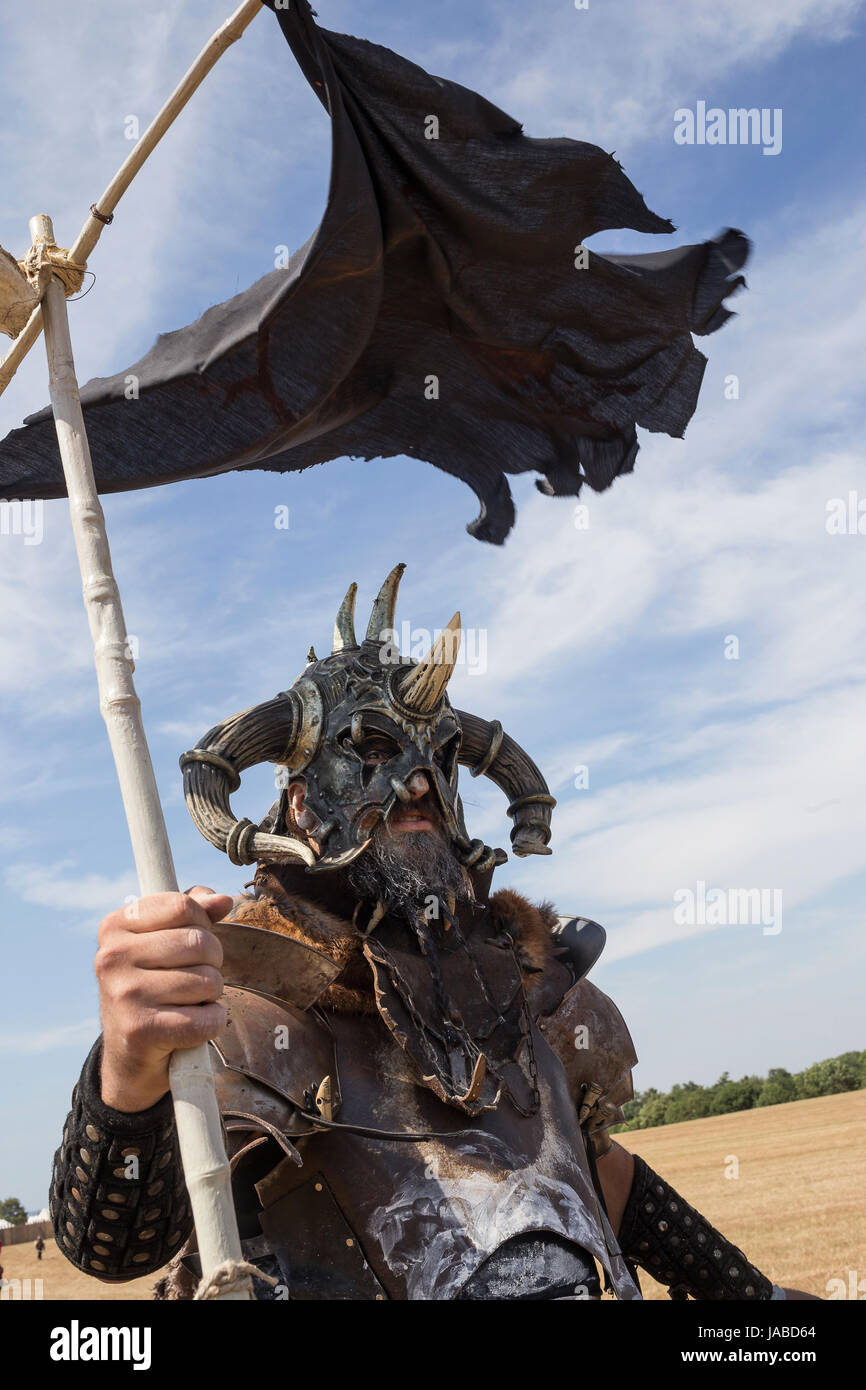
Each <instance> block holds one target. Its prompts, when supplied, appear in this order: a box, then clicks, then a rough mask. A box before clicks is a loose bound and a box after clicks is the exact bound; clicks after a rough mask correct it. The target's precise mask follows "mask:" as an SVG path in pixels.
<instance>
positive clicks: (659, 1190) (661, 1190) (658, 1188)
mask: <svg viewBox="0 0 866 1390" xmlns="http://www.w3.org/2000/svg"><path fill="white" fill-rule="evenodd" d="M656 1192H657V1193H658V1195H659V1196H660V1197H661V1196H663V1195H664V1188H663V1187H662V1185H661V1183H660V1182H657V1183H656Z"/></svg>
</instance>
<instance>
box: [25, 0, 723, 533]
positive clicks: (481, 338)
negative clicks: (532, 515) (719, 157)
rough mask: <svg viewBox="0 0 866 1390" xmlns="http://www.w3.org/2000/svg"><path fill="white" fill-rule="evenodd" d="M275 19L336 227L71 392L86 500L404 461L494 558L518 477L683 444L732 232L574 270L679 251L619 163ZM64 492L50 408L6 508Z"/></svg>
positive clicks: (309, 27) (549, 487) (310, 26)
mask: <svg viewBox="0 0 866 1390" xmlns="http://www.w3.org/2000/svg"><path fill="white" fill-rule="evenodd" d="M271 8H275V5H274V3H272V4H271ZM276 13H277V18H278V20H279V23H280V26H281V28H282V31H283V34H284V35H285V37H286V39H287V40H288V42H289V44H290V46H291V48H292V51H293V53H294V55H295V57H296V59H297V61H298V62H299V64H300V65H301V68H302V69H303V71H304V73H305V75H306V77H307V78H308V80H309V82H310V84H311V85H312V87H313V90H314V92H316V94H317V95H318V96H319V97H320V98H321V100H322V101H323V103H324V104H325V106H326V107H327V109H328V110H329V112H330V114H331V119H332V167H331V185H330V190H329V197H328V205H327V209H326V211H325V214H324V217H323V218H322V221H321V224H320V225H319V227H318V229H317V231H316V232H315V234H314V235H313V236H312V237H311V239H310V240H309V241H308V243H307V244H306V246H304V247H303V248H302V249H301V250H300V251H298V252H297V253H296V254H295V255H294V256H293V257H292V259H291V261H290V262H289V264H288V266H287V267H286V268H285V269H279V270H274V271H272V272H271V273H270V274H268V275H265V276H264V277H263V279H261V280H259V281H257V282H256V284H254V285H253V286H252V287H251V288H250V289H248V290H246V291H245V292H244V293H243V294H239V295H236V296H235V298H233V299H230V300H227V301H226V302H225V303H224V304H218V305H216V306H215V307H214V308H212V309H209V310H208V311H207V313H205V314H204V315H203V316H202V318H200V319H199V320H198V321H197V322H196V323H193V324H191V325H190V326H189V327H187V328H182V329H179V330H178V331H176V332H173V333H167V334H164V335H163V336H162V337H160V338H159V339H158V340H157V342H156V345H155V346H154V347H153V349H152V350H151V351H150V352H149V353H148V354H147V355H146V356H145V357H143V358H142V359H141V361H140V362H137V363H136V364H135V365H134V366H132V367H129V368H127V369H126V370H124V371H123V372H120V373H118V374H117V375H116V376H113V377H107V378H97V379H95V380H93V381H91V382H89V383H88V384H87V386H86V387H85V388H84V389H83V390H82V401H83V404H84V408H85V420H86V424H87V430H88V434H89V438H90V445H91V451H92V455H93V462H94V469H95V473H96V479H97V484H98V486H99V489H100V491H101V492H119V491H125V490H127V489H129V488H139V487H150V486H154V485H156V484H160V483H168V482H173V481H177V480H179V479H185V478H195V477H206V476H209V475H212V474H215V473H223V472H226V471H228V470H231V469H246V468H258V469H269V470H274V471H286V470H291V471H294V470H300V469H303V468H309V467H310V466H311V465H312V464H316V463H325V462H327V461H328V460H329V459H334V458H338V457H342V456H349V457H353V458H360V459H372V458H382V457H385V458H387V457H392V456H394V455H398V454H403V455H409V456H411V457H413V458H417V459H423V460H426V461H427V462H429V463H432V464H435V466H436V467H437V468H441V469H443V470H444V471H445V472H447V473H450V474H452V475H454V476H455V477H458V478H462V479H463V480H464V481H465V482H466V483H468V484H469V486H470V487H471V488H473V490H474V491H475V493H476V494H477V496H478V499H479V501H480V503H481V510H480V514H479V516H478V518H477V519H476V520H475V521H474V522H472V524H471V525H470V526H469V528H468V529H469V530H470V532H472V534H473V535H475V536H478V537H479V538H481V539H483V540H487V541H495V542H501V541H502V540H504V538H505V536H506V535H507V534H508V531H509V530H510V528H511V525H512V523H513V520H514V507H513V503H512V499H511V493H510V489H509V487H508V482H507V478H506V475H507V474H508V473H523V472H527V471H531V472H536V473H538V474H540V475H541V477H540V479H539V481H538V483H537V486H538V487H539V488H540V489H541V490H542V491H543V492H546V493H550V494H557V495H568V496H576V495H577V494H578V492H579V491H580V489H581V486H582V485H583V484H584V483H587V484H588V485H589V486H590V487H592V488H594V489H596V490H599V491H600V490H602V489H604V488H606V487H608V486H609V485H610V484H611V483H612V482H613V480H614V479H615V478H616V477H618V476H619V475H620V474H621V473H628V472H630V471H631V469H632V468H633V466H634V461H635V456H636V454H637V449H638V445H637V439H636V433H635V426H636V425H640V426H641V427H642V428H644V429H647V430H654V431H662V432H664V433H667V434H669V435H674V436H677V437H679V436H681V435H682V434H683V431H684V430H685V427H686V425H687V423H688V421H689V420H690V418H691V416H692V414H693V412H694V409H695V406H696V403H697V397H698V392H699V389H700V383H701V378H702V375H703V371H704V367H705V365H706V359H705V358H704V356H703V354H701V353H700V352H698V351H697V349H696V348H695V346H694V343H693V341H692V334H705V333H712V332H714V331H715V330H716V329H717V328H719V327H721V325H722V324H723V323H724V322H725V321H726V319H727V318H729V317H730V314H729V311H728V310H727V309H726V308H725V307H724V306H723V302H722V301H723V300H724V298H725V296H726V295H728V294H730V293H731V292H732V291H734V290H736V289H737V288H738V287H739V286H740V285H742V284H743V278H742V276H740V275H737V274H736V272H737V271H738V270H739V269H740V268H741V266H742V265H743V263H744V262H745V259H746V256H747V253H748V242H747V240H746V238H745V237H744V236H743V234H742V233H741V232H738V231H734V230H728V231H726V232H724V233H722V235H721V236H719V237H717V238H716V239H715V240H713V241H708V242H704V243H702V244H700V245H696V246H684V247H679V248H676V249H674V250H670V251H663V252H657V253H654V254H648V255H634V256H606V255H600V254H598V253H596V252H587V251H586V250H585V249H583V243H584V241H585V239H586V238H587V237H590V236H592V235H593V234H595V233H596V232H600V231H603V230H606V229H611V228H620V227H629V228H633V229H634V230H636V231H640V232H671V231H673V230H674V228H673V226H672V224H671V223H670V222H667V221H665V220H664V219H663V218H660V217H657V216H656V215H655V214H654V213H652V212H650V211H649V209H648V208H647V206H646V204H645V203H644V201H643V198H642V197H641V195H640V194H639V193H638V192H637V190H636V189H635V188H634V187H633V185H632V184H631V183H630V181H629V180H628V179H627V178H626V176H625V174H624V173H623V172H622V169H621V167H620V165H619V164H618V162H617V161H616V160H615V159H614V158H613V156H612V155H609V154H607V153H605V152H604V151H603V150H601V149H599V148H598V147H597V146H595V145H590V144H586V143H584V142H582V141H575V140H567V139H544V140H536V139H531V138H529V137H527V136H525V135H524V134H523V133H522V130H521V127H520V125H519V124H518V123H517V122H516V121H515V120H513V119H512V118H511V117H510V116H507V115H505V114H504V113H503V112H502V111H499V110H497V108H496V107H495V106H492V105H491V104H490V103H489V102H488V101H485V99H484V98H483V97H481V96H479V95H477V93H475V92H472V91H469V90H468V89H467V88H465V87H461V86H458V85H457V84H456V83H454V82H448V81H445V80H443V79H442V78H438V77H431V76H430V75H429V74H428V73H426V72H424V71H423V69H421V68H419V67H417V66H415V64H413V63H410V62H408V61H407V60H406V59H404V58H401V57H399V56H398V55H397V54H395V53H392V52H390V50H388V49H386V48H380V47H378V46H377V45H375V44H371V43H367V42H365V41H364V40H362V39H356V38H350V37H348V36H346V35H344V34H332V33H329V32H327V31H326V30H324V29H320V28H319V27H318V25H317V24H316V23H315V20H314V19H313V16H312V12H311V10H310V9H309V6H308V5H307V3H306V0H294V3H293V4H292V5H291V6H290V8H288V9H282V8H280V9H277V11H276ZM262 157H263V158H266V157H267V155H266V151H265V150H263V156H262ZM130 375H134V376H135V377H136V378H137V379H138V391H139V396H138V399H137V400H135V401H130V400H127V398H126V388H127V379H128V377H129V376H130ZM64 492H65V489H64V485H63V477H62V472H61V468H60V461H59V455H58V452H57V445H56V441H55V437H54V430H53V425H52V422H51V418H50V415H49V412H47V411H42V412H40V414H38V415H34V416H31V417H30V419H29V420H28V421H27V422H26V423H25V425H24V427H23V428H22V429H19V430H13V431H12V433H11V434H9V435H8V436H7V437H6V439H5V440H4V441H3V442H2V444H0V498H28V497H33V498H36V497H57V496H62V495H63V494H64Z"/></svg>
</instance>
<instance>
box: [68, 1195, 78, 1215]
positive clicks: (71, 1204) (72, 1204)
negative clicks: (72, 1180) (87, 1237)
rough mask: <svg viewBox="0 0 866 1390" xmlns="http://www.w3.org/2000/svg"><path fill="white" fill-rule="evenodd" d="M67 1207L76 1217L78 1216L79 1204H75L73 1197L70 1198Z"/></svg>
mask: <svg viewBox="0 0 866 1390" xmlns="http://www.w3.org/2000/svg"><path fill="white" fill-rule="evenodd" d="M66 1205H67V1206H68V1208H69V1210H70V1211H71V1212H72V1213H73V1215H74V1216H77V1215H78V1203H77V1202H73V1200H72V1198H71V1197H70V1198H69V1201H68V1202H67V1203H66Z"/></svg>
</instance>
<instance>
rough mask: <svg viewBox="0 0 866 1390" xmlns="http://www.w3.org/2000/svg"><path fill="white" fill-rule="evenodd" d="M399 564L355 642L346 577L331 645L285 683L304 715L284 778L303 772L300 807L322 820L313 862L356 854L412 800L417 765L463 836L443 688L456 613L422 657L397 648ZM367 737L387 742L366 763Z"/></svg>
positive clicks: (455, 647) (454, 735) (334, 864)
mask: <svg viewBox="0 0 866 1390" xmlns="http://www.w3.org/2000/svg"><path fill="white" fill-rule="evenodd" d="M403 568H404V567H403V566H402V565H398V566H397V567H396V568H395V569H394V570H392V571H391V573H390V574H389V576H388V578H387V579H386V580H385V583H384V584H383V586H382V589H381V591H380V593H379V596H378V598H377V599H376V602H375V603H374V605H373V612H372V614H371V617H370V622H369V624H368V627H367V635H366V637H365V638H364V641H363V642H362V643H361V644H359V643H358V642H357V640H356V638H355V632H354V619H353V610H354V602H355V592H356V586H355V585H354V584H353V585H352V586H351V588H350V589H349V592H348V594H347V595H346V598H345V599H344V601H343V604H342V606H341V608H340V611H339V613H338V614H337V621H336V624H335V627H334V650H333V652H332V654H331V655H330V656H329V657H326V658H325V659H324V660H321V661H319V660H317V659H313V660H312V661H311V662H310V664H309V665H308V666H307V669H306V670H305V671H304V673H303V675H302V676H300V677H299V679H298V680H297V681H295V683H294V685H293V686H292V687H291V692H290V693H292V694H294V695H295V696H296V698H297V699H298V701H299V703H300V707H301V711H302V717H301V724H300V728H299V731H298V737H297V741H296V744H295V748H294V749H293V751H292V754H291V756H290V757H288V758H287V759H286V764H285V765H286V768H287V774H288V780H293V779H294V778H296V777H300V778H302V779H303V781H304V783H305V786H306V793H305V806H306V808H307V809H308V810H310V811H312V813H313V814H314V815H315V816H316V817H318V819H319V821H320V822H321V824H320V826H319V828H318V829H316V830H315V831H313V832H312V834H313V835H314V837H315V840H316V842H317V844H318V845H320V846H321V847H322V850H323V853H322V856H321V858H320V859H319V860H318V861H317V862H316V864H315V865H314V866H311V867H314V868H316V869H333V868H339V867H342V866H343V865H344V864H348V863H350V862H351V861H352V860H353V859H354V858H356V856H357V855H358V854H360V853H361V851H362V850H363V849H364V848H365V847H366V845H367V844H368V842H369V840H370V836H371V835H372V833H373V831H374V830H375V828H376V825H377V824H378V823H379V822H380V821H381V820H383V819H385V818H386V817H387V816H388V814H389V813H390V811H391V810H392V808H393V807H394V806H395V804H396V803H397V802H398V801H401V802H409V801H411V800H412V796H411V793H410V791H409V787H408V783H409V782H410V781H411V779H412V777H413V776H414V774H415V773H418V772H421V773H424V775H425V776H426V778H427V780H428V782H429V784H430V788H431V792H432V794H433V796H434V799H435V801H436V802H437V803H438V809H439V812H440V814H441V816H442V823H443V828H444V831H445V833H446V835H447V836H448V837H449V839H451V840H458V839H460V838H465V835H466V829H465V825H464V823H463V816H462V812H461V809H460V802H459V798H458V795H457V774H458V751H459V748H460V725H459V723H458V720H457V717H456V715H455V713H454V710H453V709H452V708H451V704H450V702H449V700H448V697H447V695H446V693H445V687H446V686H447V684H448V680H449V678H450V676H451V673H452V671H453V670H454V665H455V662H456V660H457V654H458V651H459V646H460V615H459V613H456V614H455V615H454V617H453V618H452V619H451V622H450V623H449V624H448V626H447V628H445V629H444V631H443V632H442V633H441V634H440V636H439V637H438V638H437V639H436V641H435V642H434V643H433V646H432V647H431V649H430V651H429V652H428V654H427V656H426V657H425V658H424V659H423V661H421V662H420V663H418V664H416V663H414V662H412V661H411V660H409V659H407V658H403V657H401V656H400V653H399V651H398V650H397V646H396V642H395V641H394V640H393V639H394V608H395V604H396V598H397V588H398V586H399V583H400V578H401V576H402V573H403ZM371 738H376V739H377V740H381V741H382V743H383V747H384V749H385V751H386V752H387V751H388V750H392V751H391V756H390V757H386V759H385V760H384V761H382V762H380V763H377V764H374V765H372V766H371V765H369V764H367V763H365V760H364V756H363V748H364V745H365V744H366V743H367V742H368V741H369V740H370V739H371ZM284 801H285V798H284V799H283V802H284Z"/></svg>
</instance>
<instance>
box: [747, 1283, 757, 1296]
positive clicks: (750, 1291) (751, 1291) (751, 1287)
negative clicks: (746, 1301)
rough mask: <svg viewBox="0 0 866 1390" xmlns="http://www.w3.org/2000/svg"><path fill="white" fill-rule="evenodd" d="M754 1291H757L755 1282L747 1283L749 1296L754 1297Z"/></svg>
mask: <svg viewBox="0 0 866 1390" xmlns="http://www.w3.org/2000/svg"><path fill="white" fill-rule="evenodd" d="M754 1292H755V1286H754V1284H747V1285H746V1293H747V1294H748V1295H749V1298H751V1297H752V1294H753V1293H754Z"/></svg>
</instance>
